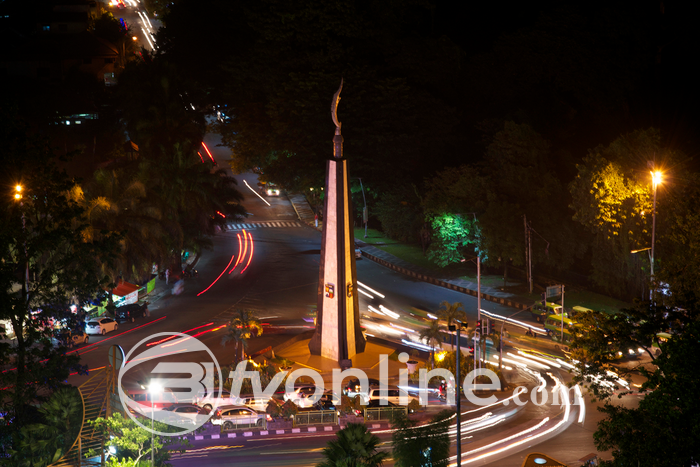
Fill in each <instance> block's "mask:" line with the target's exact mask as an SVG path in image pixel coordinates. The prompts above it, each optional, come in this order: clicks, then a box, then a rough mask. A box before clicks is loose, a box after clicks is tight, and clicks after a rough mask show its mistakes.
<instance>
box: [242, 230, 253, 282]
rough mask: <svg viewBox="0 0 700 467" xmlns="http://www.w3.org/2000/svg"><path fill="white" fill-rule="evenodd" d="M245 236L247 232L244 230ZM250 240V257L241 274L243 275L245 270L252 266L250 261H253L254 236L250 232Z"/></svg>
mask: <svg viewBox="0 0 700 467" xmlns="http://www.w3.org/2000/svg"><path fill="white" fill-rule="evenodd" d="M243 235H245V230H243ZM248 238H249V239H250V254H249V255H248V263H247V264H246V265H245V267H244V268H243V270H242V271H241V274H243V273H244V272H245V270H246V269H248V266H250V261H251V260H252V259H253V235H252V234H251V233H250V232H248Z"/></svg>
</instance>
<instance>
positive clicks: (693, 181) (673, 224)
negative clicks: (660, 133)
mask: <svg viewBox="0 0 700 467" xmlns="http://www.w3.org/2000/svg"><path fill="white" fill-rule="evenodd" d="M665 178H667V179H669V178H671V179H672V181H673V186H672V187H670V188H669V183H668V182H665V183H664V184H663V185H662V186H661V187H660V188H659V193H660V194H661V196H659V205H658V207H657V231H656V235H657V237H656V242H657V245H656V247H657V253H656V259H655V261H656V265H657V269H656V270H655V271H654V272H655V275H656V277H657V284H658V285H659V286H660V288H661V287H667V288H668V290H667V291H666V292H665V293H664V294H663V295H661V294H659V295H657V297H656V299H657V300H660V299H663V301H664V303H665V304H667V305H668V306H669V307H672V308H673V307H681V308H692V309H697V308H698V306H699V305H700V303H699V301H700V264H698V261H700V251H698V249H699V248H700V214H699V213H698V210H697V206H698V205H699V203H700V174H698V173H683V172H681V171H678V170H674V173H672V174H666V175H665Z"/></svg>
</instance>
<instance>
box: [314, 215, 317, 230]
mask: <svg viewBox="0 0 700 467" xmlns="http://www.w3.org/2000/svg"><path fill="white" fill-rule="evenodd" d="M314 222H316V228H318V214H316V215H314Z"/></svg>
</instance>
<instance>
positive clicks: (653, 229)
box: [649, 171, 661, 301]
mask: <svg viewBox="0 0 700 467" xmlns="http://www.w3.org/2000/svg"><path fill="white" fill-rule="evenodd" d="M651 180H652V182H653V183H654V208H653V210H652V212H651V218H652V221H651V261H650V263H651V268H650V272H651V287H649V300H650V301H651V300H652V299H653V294H654V289H655V288H656V287H655V286H654V284H655V282H654V281H655V279H654V243H655V241H654V240H655V237H656V187H657V186H658V185H659V183H660V182H661V172H659V171H656V172H652V173H651Z"/></svg>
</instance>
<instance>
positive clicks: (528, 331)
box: [525, 328, 532, 336]
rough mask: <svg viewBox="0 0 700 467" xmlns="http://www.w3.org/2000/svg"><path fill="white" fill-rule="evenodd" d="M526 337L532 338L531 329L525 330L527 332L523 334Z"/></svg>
mask: <svg viewBox="0 0 700 467" xmlns="http://www.w3.org/2000/svg"><path fill="white" fill-rule="evenodd" d="M525 335H526V336H532V329H530V328H527V332H526V333H525Z"/></svg>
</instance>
